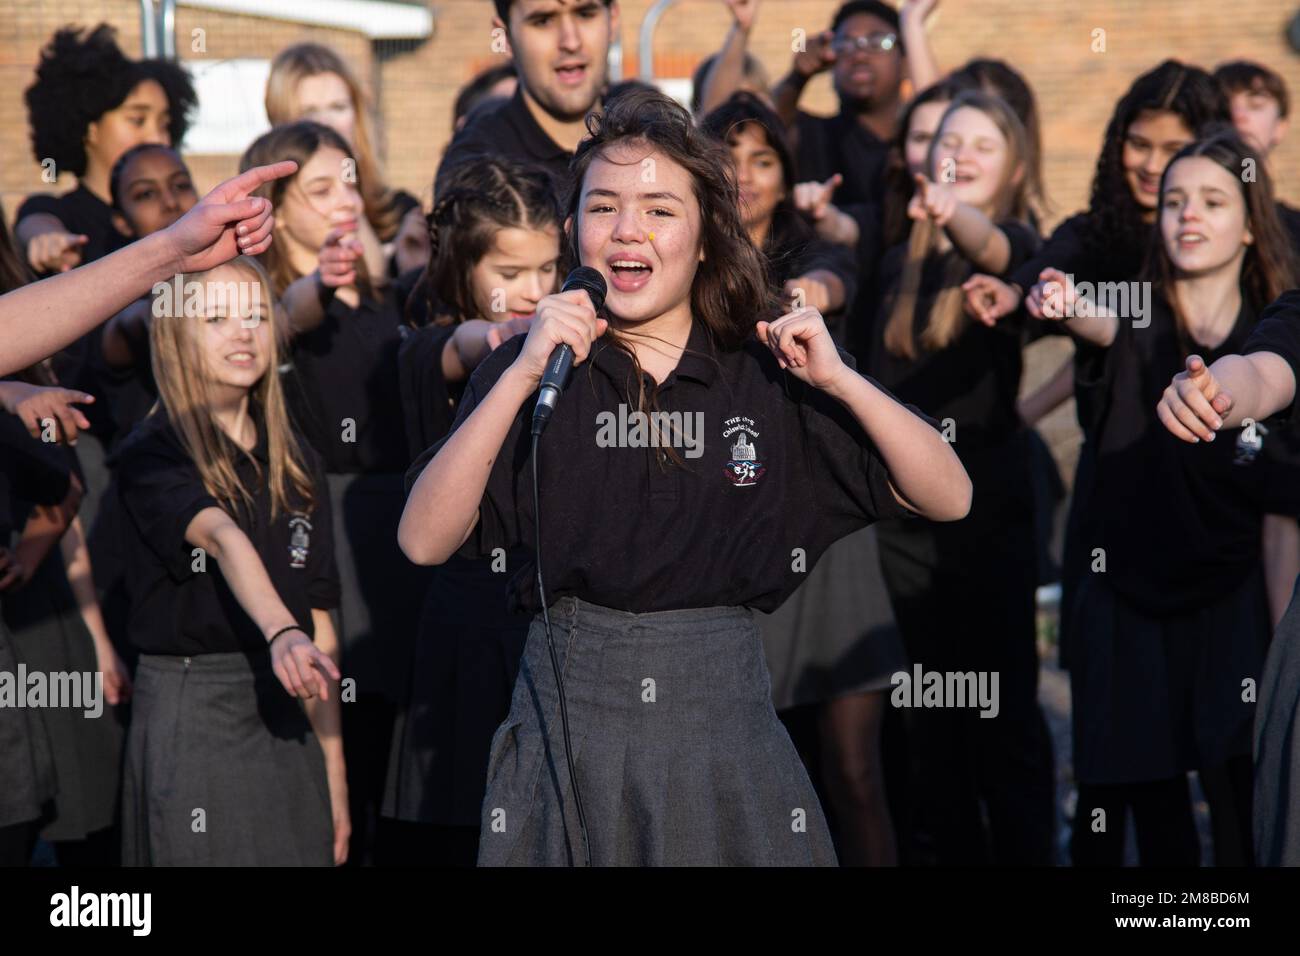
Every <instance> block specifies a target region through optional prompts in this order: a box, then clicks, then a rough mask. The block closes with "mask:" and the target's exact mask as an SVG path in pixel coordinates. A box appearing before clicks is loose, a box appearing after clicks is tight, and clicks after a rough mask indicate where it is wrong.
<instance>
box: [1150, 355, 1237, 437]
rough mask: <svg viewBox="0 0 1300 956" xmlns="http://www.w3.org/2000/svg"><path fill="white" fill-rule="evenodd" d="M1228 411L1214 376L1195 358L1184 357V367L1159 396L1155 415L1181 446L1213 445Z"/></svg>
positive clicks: (1228, 399) (1229, 402)
mask: <svg viewBox="0 0 1300 956" xmlns="http://www.w3.org/2000/svg"><path fill="white" fill-rule="evenodd" d="M1231 408H1232V396H1231V395H1229V394H1228V393H1227V392H1225V391H1224V390H1223V388H1222V386H1221V385H1220V384H1219V381H1218V379H1216V378H1215V377H1214V373H1213V372H1211V371H1210V369H1209V367H1208V366H1207V365H1206V364H1205V360H1204V359H1202V358H1201V357H1200V356H1199V355H1189V356H1187V366H1186V369H1185V370H1184V371H1182V372H1179V373H1178V374H1177V375H1175V376H1174V378H1173V381H1171V382H1170V383H1169V384H1168V385H1167V386H1166V387H1165V391H1164V394H1163V395H1161V396H1160V404H1158V405H1157V406H1156V415H1157V417H1159V419H1160V422H1161V424H1163V425H1164V426H1165V428H1167V429H1169V431H1170V432H1172V433H1173V434H1174V435H1176V436H1177V437H1179V438H1181V439H1182V440H1183V441H1185V442H1199V441H1214V433H1215V432H1216V431H1218V430H1219V429H1220V428H1222V427H1223V418H1222V416H1224V415H1226V414H1228V411H1229V410H1230V409H1231Z"/></svg>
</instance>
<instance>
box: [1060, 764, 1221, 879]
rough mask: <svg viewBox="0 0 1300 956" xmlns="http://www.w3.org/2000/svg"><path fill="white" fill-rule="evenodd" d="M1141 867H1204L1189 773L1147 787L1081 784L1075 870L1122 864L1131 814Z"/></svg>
mask: <svg viewBox="0 0 1300 956" xmlns="http://www.w3.org/2000/svg"><path fill="white" fill-rule="evenodd" d="M1130 811H1131V812H1132V814H1133V829H1134V832H1135V833H1136V834H1137V849H1138V862H1139V863H1140V864H1141V865H1142V866H1200V864H1201V844H1200V841H1199V839H1198V838H1197V835H1196V822H1195V820H1194V819H1193V818H1192V798H1191V793H1190V792H1189V790H1188V785H1187V775H1186V774H1179V775H1178V776H1177V777H1172V778H1170V779H1168V780H1152V781H1148V782H1144V783H1112V784H1086V783H1083V784H1080V785H1079V802H1078V805H1077V807H1076V809H1075V812H1074V826H1073V829H1072V832H1071V834H1070V858H1071V860H1072V861H1073V863H1074V865H1075V866H1123V865H1124V838H1125V834H1126V831H1127V829H1128V814H1129V812H1130Z"/></svg>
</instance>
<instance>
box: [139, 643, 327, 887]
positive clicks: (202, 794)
mask: <svg viewBox="0 0 1300 956" xmlns="http://www.w3.org/2000/svg"><path fill="white" fill-rule="evenodd" d="M133 701H134V712H133V713H132V716H131V730H130V733H129V734H128V737H127V746H126V767H125V770H124V774H123V775H124V778H125V781H124V785H123V790H122V863H123V865H124V866H331V865H332V864H333V862H334V853H333V838H334V828H333V818H332V816H331V814H330V800H329V787H328V784H327V783H326V779H325V758H324V755H323V754H322V752H321V748H320V744H319V743H318V742H317V741H316V735H315V733H313V732H312V729H311V724H310V723H309V722H308V720H307V715H306V714H305V713H304V711H303V708H302V706H301V705H300V704H299V702H298V701H297V700H296V699H294V698H292V697H290V696H289V695H288V694H287V693H286V692H285V690H284V687H283V686H281V684H280V682H279V680H277V679H276V677H275V675H274V674H273V673H272V672H271V669H270V662H269V658H265V657H264V658H260V659H259V660H258V661H257V662H250V661H249V659H248V657H246V656H245V655H244V654H204V655H201V656H197V657H170V656H163V655H158V654H142V655H141V656H140V663H139V666H138V667H137V668H136V676H135V696H134V698H133Z"/></svg>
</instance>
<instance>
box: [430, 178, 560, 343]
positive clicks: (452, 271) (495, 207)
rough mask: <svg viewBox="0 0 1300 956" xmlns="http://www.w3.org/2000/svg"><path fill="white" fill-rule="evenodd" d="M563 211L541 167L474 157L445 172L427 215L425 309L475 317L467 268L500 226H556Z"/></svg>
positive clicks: (449, 320)
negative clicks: (427, 253) (427, 260)
mask: <svg viewBox="0 0 1300 956" xmlns="http://www.w3.org/2000/svg"><path fill="white" fill-rule="evenodd" d="M562 219H563V214H562V212H561V210H560V203H559V200H558V199H557V197H556V193H555V184H554V182H553V181H552V179H551V176H550V174H549V173H548V172H547V171H546V170H545V169H544V168H542V167H540V166H536V165H533V164H530V163H521V162H517V161H514V160H509V159H501V158H497V157H476V158H475V159H474V160H472V161H470V162H465V163H460V164H458V165H457V166H456V168H455V169H453V170H452V171H451V173H450V174H449V175H448V177H447V180H446V183H445V184H444V186H443V189H442V191H441V192H440V193H439V194H438V196H437V199H436V201H435V202H434V204H433V210H432V211H431V212H430V213H429V214H428V216H427V217H426V221H427V222H428V224H429V250H430V251H429V264H428V266H427V267H426V268H425V272H424V275H423V276H422V277H421V279H420V284H421V285H423V286H424V289H425V294H426V296H427V298H428V307H429V315H430V316H433V317H435V321H436V322H437V323H438V324H441V325H449V324H453V323H460V322H464V321H465V320H466V319H472V318H476V317H478V309H477V307H476V306H475V304H474V289H473V286H472V283H471V272H472V271H473V268H474V266H475V265H476V264H477V263H478V261H479V260H480V259H482V258H483V257H484V256H485V255H487V254H488V253H489V252H490V251H491V250H492V245H493V242H494V241H495V239H496V234H497V233H498V232H500V231H501V230H502V229H512V228H513V229H545V228H547V227H548V226H554V227H555V228H556V230H557V231H558V230H559V228H560V223H561V221H562Z"/></svg>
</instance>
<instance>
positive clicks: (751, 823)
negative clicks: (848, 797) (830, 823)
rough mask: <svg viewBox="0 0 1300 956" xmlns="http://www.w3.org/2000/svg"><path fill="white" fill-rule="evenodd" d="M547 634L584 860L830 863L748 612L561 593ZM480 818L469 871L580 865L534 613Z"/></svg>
mask: <svg viewBox="0 0 1300 956" xmlns="http://www.w3.org/2000/svg"><path fill="white" fill-rule="evenodd" d="M551 625H552V633H553V636H554V640H555V645H556V647H555V650H556V655H557V656H558V658H559V661H560V668H561V671H562V672H563V674H564V690H565V696H566V699H567V703H568V713H569V724H570V731H571V742H572V746H573V761H574V764H575V765H576V768H577V776H578V786H579V788H580V790H581V795H582V802H583V808H584V811H585V816H586V821H587V829H588V833H589V835H590V838H591V847H590V849H591V859H592V863H593V864H595V865H597V866H620V865H628V866H689V865H709V866H713V865H722V866H737V865H739V866H745V865H756V866H798V865H824V866H834V865H835V863H836V858H835V850H834V848H833V846H832V843H831V836H830V831H829V830H828V829H827V826H826V820H825V817H824V816H823V815H822V809H821V805H820V804H819V803H818V800H817V794H816V793H815V792H814V790H813V787H812V783H811V781H810V780H809V779H808V774H807V772H806V771H805V770H804V766H803V763H802V762H801V761H800V759H799V755H798V753H797V752H796V751H795V748H794V744H793V743H791V741H790V737H789V735H788V734H787V733H786V731H785V728H784V727H783V726H782V725H781V722H780V720H779V719H778V718H777V716H776V711H775V710H774V709H773V707H772V689H771V684H770V682H769V678H768V673H767V666H766V664H765V663H764V660H763V646H762V640H761V638H760V637H759V634H758V628H757V626H756V625H755V624H754V621H753V615H752V614H751V612H750V611H748V610H746V609H744V608H720V607H719V608H703V609H692V610H682V611H664V612H659V613H654V614H629V613H626V612H623V611H615V610H611V609H609V608H604V607H599V606H596V605H593V604H588V603H586V602H584V601H579V600H577V599H575V598H562V599H561V600H559V601H558V602H556V604H555V606H554V608H552V610H551ZM481 819H482V831H481V836H480V841H479V865H480V866H503V865H514V866H564V865H568V864H571V863H581V862H582V861H583V858H584V855H583V851H582V847H581V842H582V838H581V836H580V831H579V829H578V826H577V815H576V812H575V810H574V802H573V799H572V794H571V788H570V781H569V774H568V770H567V766H566V761H565V751H564V738H563V733H562V729H561V725H560V714H559V703H558V696H557V693H556V687H555V679H554V675H553V673H552V668H551V660H550V656H549V653H548V650H547V644H546V629H545V627H544V626H543V623H542V619H541V617H540V616H539V617H537V618H535V619H534V621H533V624H532V628H531V629H530V631H529V634H528V643H527V646H526V648H525V651H524V659H523V663H522V664H521V666H520V670H519V679H518V681H517V682H516V683H515V691H514V699H513V701H512V703H511V707H510V715H509V717H508V718H507V719H506V722H505V723H504V724H502V725H501V727H500V728H499V729H498V730H497V732H496V735H495V736H494V737H493V740H492V751H491V755H490V758H489V764H488V789H487V796H486V797H485V798H484V800H483V813H482V818H481Z"/></svg>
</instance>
